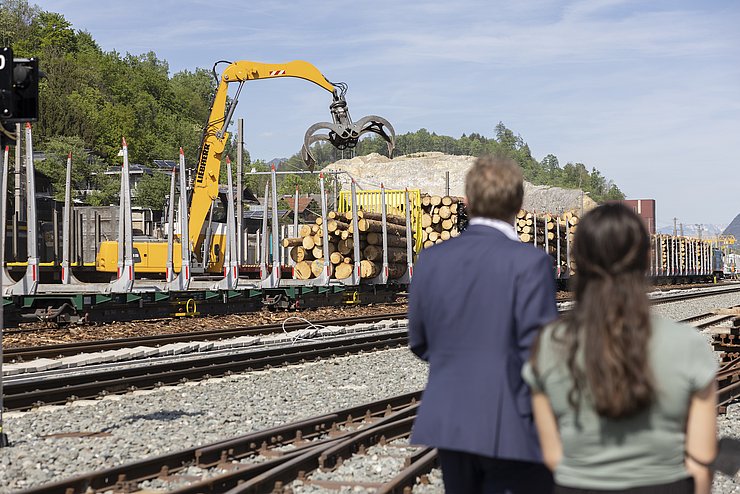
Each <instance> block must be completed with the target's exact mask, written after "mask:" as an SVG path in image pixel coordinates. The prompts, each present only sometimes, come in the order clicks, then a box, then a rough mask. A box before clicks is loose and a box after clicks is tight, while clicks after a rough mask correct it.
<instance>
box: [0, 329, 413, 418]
mask: <svg viewBox="0 0 740 494" xmlns="http://www.w3.org/2000/svg"><path fill="white" fill-rule="evenodd" d="M407 341H408V338H407V333H406V330H405V329H402V330H390V331H384V332H383V333H370V334H354V335H352V336H351V338H341V339H330V340H319V341H309V342H307V343H300V344H295V345H292V346H287V347H286V346H281V347H277V348H265V349H257V350H254V351H249V352H248V353H246V352H239V351H235V352H233V353H228V354H219V355H213V356H209V355H208V354H205V355H203V357H202V358H193V359H173V360H169V359H168V360H167V361H165V362H161V363H152V364H147V365H136V366H128V367H123V368H114V369H104V370H102V371H99V372H90V373H86V372H85V373H80V374H74V375H59V376H54V377H50V378H48V379H33V380H31V379H24V380H21V379H16V380H7V381H6V384H5V393H6V397H5V406H6V407H7V408H8V409H10V410H23V409H28V408H31V407H33V406H35V405H38V404H59V403H65V402H67V401H68V399H70V398H71V397H73V396H74V397H76V398H94V397H97V396H99V395H100V394H101V393H122V392H127V391H131V390H134V389H146V388H154V387H157V386H160V385H162V384H177V383H179V382H184V381H186V380H195V379H202V378H208V377H217V376H223V375H228V374H229V373H233V372H243V371H249V370H256V369H263V368H266V367H268V366H276V365H285V364H290V363H300V362H302V361H306V360H311V359H320V358H324V357H330V356H334V355H336V354H337V353H345V354H351V353H360V352H363V351H373V350H377V349H378V347H383V348H390V347H398V346H404V345H406V344H407ZM139 363H141V362H139Z"/></svg>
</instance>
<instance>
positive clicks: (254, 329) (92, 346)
mask: <svg viewBox="0 0 740 494" xmlns="http://www.w3.org/2000/svg"><path fill="white" fill-rule="evenodd" d="M404 318H406V312H393V313H388V314H380V315H377V314H376V315H370V316H359V317H342V318H334V319H324V320H320V321H310V322H308V321H305V320H304V321H295V322H287V323H277V324H263V325H259V326H251V327H242V328H229V329H210V330H205V331H194V332H190V333H174V334H165V335H156V336H140V337H133V338H116V339H112V340H111V339H109V340H94V341H81V342H75V343H64V344H58V345H45V346H31V347H19V348H10V349H7V350H4V352H3V362H14V361H26V362H27V361H30V360H33V359H37V358H57V357H64V356H70V355H77V354H79V353H91V352H102V351H109V350H120V349H122V348H132V347H137V346H162V345H168V344H171V343H182V342H187V341H195V340H201V341H214V340H220V339H224V338H238V337H241V336H259V335H266V334H275V333H282V332H283V331H293V330H299V329H305V328H308V327H310V326H346V325H350V324H361V323H375V322H379V321H382V320H385V319H404Z"/></svg>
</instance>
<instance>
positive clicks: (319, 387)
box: [0, 349, 427, 492]
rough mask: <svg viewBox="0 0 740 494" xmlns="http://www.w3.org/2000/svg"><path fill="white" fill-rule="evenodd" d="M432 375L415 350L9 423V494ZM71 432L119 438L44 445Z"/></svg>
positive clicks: (5, 464) (23, 416) (418, 385)
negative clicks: (99, 433) (57, 435)
mask: <svg viewBox="0 0 740 494" xmlns="http://www.w3.org/2000/svg"><path fill="white" fill-rule="evenodd" d="M426 373H427V370H426V364H424V363H423V362H421V361H420V360H418V359H417V358H416V357H414V356H413V355H412V354H411V353H410V352H409V351H408V350H406V349H395V350H385V351H380V352H374V353H370V354H364V355H357V356H350V357H339V358H336V359H332V360H326V361H322V362H315V363H307V364H301V365H294V366H289V367H282V368H277V369H271V370H267V371H259V372H251V373H247V374H242V375H238V376H231V377H228V378H221V379H210V380H207V381H201V382H198V383H192V384H189V385H183V386H176V387H168V388H161V389H158V390H154V391H147V392H138V393H133V394H127V395H123V396H116V397H109V398H106V399H104V400H97V401H88V402H78V403H76V404H75V405H72V406H59V407H45V408H42V409H38V410H32V411H29V412H23V413H18V412H12V413H8V414H6V415H5V429H6V432H7V433H8V435H9V437H10V439H11V441H12V442H13V446H12V447H10V448H4V449H0V472H2V475H0V492H11V491H14V490H19V489H24V488H29V487H31V486H38V485H41V484H43V483H47V482H51V481H58V480H61V479H64V478H68V477H70V476H73V475H75V474H79V473H84V472H89V471H91V470H98V469H102V468H107V467H113V466H116V465H120V464H123V463H130V462H133V461H138V460H141V459H143V458H146V457H151V456H157V455H162V454H165V453H167V452H170V451H176V450H181V449H185V448H189V447H193V446H196V445H201V444H207V443H211V442H214V441H217V440H220V439H226V438H231V437H234V436H239V435H242V434H246V433H249V432H254V431H258V430H261V429H265V428H268V427H274V426H277V425H281V424H285V423H289V422H293V421H296V420H298V419H301V418H306V417H312V416H316V415H320V414H324V413H328V412H331V411H334V410H338V409H341V408H346V407H350V406H356V405H359V404H362V403H367V402H371V401H375V400H379V399H382V398H385V397H389V396H394V395H398V394H402V393H406V392H410V391H417V390H419V389H422V388H423V387H424V384H425V383H426ZM83 405H87V406H83ZM68 432H107V433H110V436H102V437H94V438H85V439H82V438H69V437H67V438H55V439H52V438H44V436H48V435H51V434H60V433H68Z"/></svg>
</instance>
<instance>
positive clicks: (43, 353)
mask: <svg viewBox="0 0 740 494" xmlns="http://www.w3.org/2000/svg"><path fill="white" fill-rule="evenodd" d="M735 292H740V286H734V287H728V288H724V289H718V290H706V291H705V292H693V293H687V294H676V295H670V296H665V297H659V298H653V299H652V303H654V304H663V303H671V302H680V301H683V300H690V299H694V298H702V297H710V296H714V295H724V294H727V293H735ZM559 302H568V300H560V301H559ZM406 317H407V313H406V312H393V313H390V314H383V315H371V316H359V317H345V318H337V319H325V320H320V321H312V322H311V323H305V322H290V323H287V324H285V326H284V328H285V329H286V330H297V329H304V328H307V327H310V326H311V325H324V326H330V325H347V324H360V323H372V322H378V321H381V320H384V319H404V318H406ZM697 317H698V316H697ZM282 331H283V325H282V324H280V323H277V324H265V325H260V326H251V327H241V328H231V329H216V330H206V331H195V332H190V333H174V334H165V335H153V336H141V337H131V338H117V339H112V340H94V341H86V342H75V343H64V344H57V345H44V346H41V347H19V348H9V349H7V350H6V351H5V352H4V354H3V361H4V362H6V363H8V362H13V361H29V360H33V359H36V358H56V357H60V356H69V355H76V354H78V353H86V352H98V351H106V350H118V349H121V348H130V347H134V346H147V345H149V346H152V345H154V346H156V345H166V344H169V343H181V342H189V341H196V340H204V341H209V340H218V339H222V338H236V337H239V336H254V335H258V334H271V333H279V332H282Z"/></svg>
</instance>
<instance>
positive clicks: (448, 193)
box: [445, 170, 450, 196]
mask: <svg viewBox="0 0 740 494" xmlns="http://www.w3.org/2000/svg"><path fill="white" fill-rule="evenodd" d="M445 191H446V193H445V195H448V196H449V195H450V171H449V170H447V171H446V172H445Z"/></svg>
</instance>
